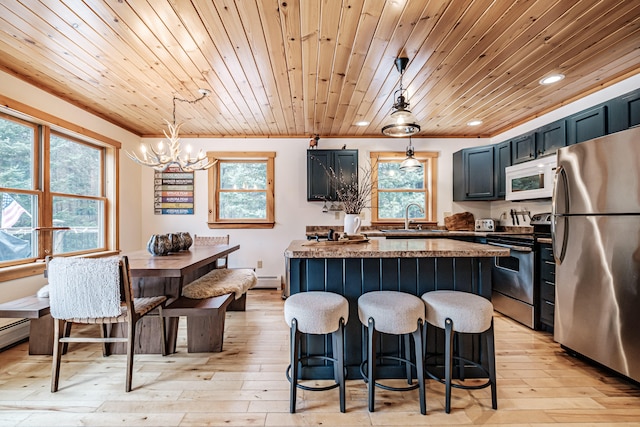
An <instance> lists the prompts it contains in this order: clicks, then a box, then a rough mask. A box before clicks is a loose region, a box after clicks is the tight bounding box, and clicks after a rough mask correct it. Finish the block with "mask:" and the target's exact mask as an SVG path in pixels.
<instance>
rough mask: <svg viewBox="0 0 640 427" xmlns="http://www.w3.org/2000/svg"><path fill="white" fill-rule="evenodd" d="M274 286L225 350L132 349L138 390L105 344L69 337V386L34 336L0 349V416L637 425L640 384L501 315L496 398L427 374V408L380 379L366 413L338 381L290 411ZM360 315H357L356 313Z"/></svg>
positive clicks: (358, 395) (47, 422) (359, 387)
mask: <svg viewBox="0 0 640 427" xmlns="http://www.w3.org/2000/svg"><path fill="white" fill-rule="evenodd" d="M282 308H283V301H282V299H281V298H280V293H279V292H276V291H274V290H253V291H250V293H249V296H248V300H247V311H246V312H230V313H228V314H227V324H226V331H225V342H224V351H223V352H222V353H217V354H209V353H201V354H188V353H187V352H186V330H185V329H184V325H185V322H184V320H181V322H180V324H181V330H180V335H179V344H178V351H177V353H176V354H172V355H170V356H167V357H162V356H159V355H158V356H156V355H138V356H136V358H135V366H134V369H135V371H134V376H133V387H134V389H133V391H132V392H130V393H125V392H124V377H125V374H124V370H125V369H124V368H125V357H124V356H120V355H116V356H110V357H108V358H103V357H102V353H101V350H100V345H90V344H75V345H74V344H72V345H71V346H70V349H69V354H67V355H66V356H63V365H62V368H61V378H60V386H61V387H60V390H59V391H58V392H57V393H55V394H52V393H50V391H49V388H50V369H51V358H50V357H47V356H29V355H28V354H27V344H26V343H25V344H20V345H18V346H16V347H14V348H11V349H9V350H7V351H4V352H2V353H0V426H13V425H19V426H54V425H55V426H86V425H89V426H111V425H118V426H134V425H135V426H138V425H141V426H300V425H323V426H349V425H354V426H416V425H500V426H507V425H510V426H545V425H551V424H553V425H571V426H577V425H580V426H585V425H591V426H596V425H597V426H603V425H616V426H623V425H626V426H629V425H636V426H638V425H640V388H638V387H637V386H634V385H631V384H630V383H628V382H625V381H622V380H620V379H618V378H616V377H615V376H613V375H612V374H610V373H608V372H606V371H604V370H600V369H598V368H595V367H592V366H589V365H587V364H585V363H583V362H582V361H580V360H578V359H575V358H573V357H570V356H569V355H567V354H566V353H565V352H563V351H562V350H561V349H560V348H559V346H558V345H557V344H556V343H554V342H553V339H552V336H551V335H550V334H548V333H541V332H533V331H531V330H529V329H526V328H524V327H522V326H520V325H519V324H517V323H515V322H513V321H511V320H509V319H506V318H504V317H501V316H499V315H496V323H495V325H496V348H497V356H496V362H497V371H498V405H499V409H498V410H497V411H494V410H492V409H491V399H490V395H489V391H488V389H484V390H477V391H471V392H470V391H465V390H454V391H453V396H454V398H453V407H452V411H451V414H446V413H445V412H444V408H443V402H444V396H443V389H444V387H443V386H442V385H440V384H439V383H436V382H435V381H429V382H428V387H427V415H426V416H422V415H420V413H419V407H418V401H417V392H416V391H412V392H403V393H398V392H386V391H384V390H381V389H378V390H377V396H376V411H375V412H374V413H369V412H368V411H367V392H366V387H365V385H364V384H363V382H362V381H360V380H349V381H348V384H347V402H346V403H347V413H345V414H341V413H340V412H339V407H338V403H337V400H338V391H337V390H330V391H326V392H304V391H302V390H300V391H299V398H298V413H296V414H289V412H288V411H289V391H288V390H289V383H288V382H287V380H286V378H285V374H284V371H285V368H286V366H287V364H288V353H287V352H288V329H287V326H286V325H285V323H284V320H283V313H282ZM351 321H358V320H357V319H351Z"/></svg>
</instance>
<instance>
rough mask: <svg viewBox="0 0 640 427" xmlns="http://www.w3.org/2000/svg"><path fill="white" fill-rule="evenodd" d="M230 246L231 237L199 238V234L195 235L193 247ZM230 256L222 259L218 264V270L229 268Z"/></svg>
mask: <svg viewBox="0 0 640 427" xmlns="http://www.w3.org/2000/svg"><path fill="white" fill-rule="evenodd" d="M228 244H229V235H228V234H227V235H226V236H198V235H197V234H194V235H193V245H194V246H214V245H228ZM228 261H229V260H228V255H227V256H224V257H222V258H220V259H219V260H218V262H217V264H216V268H227V266H228Z"/></svg>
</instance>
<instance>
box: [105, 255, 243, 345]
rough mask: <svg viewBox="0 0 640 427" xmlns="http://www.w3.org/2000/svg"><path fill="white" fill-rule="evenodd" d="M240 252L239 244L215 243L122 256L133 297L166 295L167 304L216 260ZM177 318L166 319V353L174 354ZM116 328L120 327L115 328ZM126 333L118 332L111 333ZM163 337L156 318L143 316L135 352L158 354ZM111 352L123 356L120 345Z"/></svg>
mask: <svg viewBox="0 0 640 427" xmlns="http://www.w3.org/2000/svg"><path fill="white" fill-rule="evenodd" d="M238 249H240V245H229V244H217V245H198V246H192V247H191V248H189V249H188V250H184V251H179V252H170V253H169V254H167V255H162V256H161V255H152V254H150V253H149V252H148V251H146V250H139V251H135V252H129V253H124V254H122V255H126V256H127V258H128V259H129V269H130V274H131V285H132V288H133V293H134V297H148V296H157V295H165V296H166V297H167V303H166V304H167V305H168V304H170V303H171V302H173V301H174V300H176V299H177V298H178V297H180V295H181V294H182V288H183V287H184V285H186V284H188V283H190V282H192V281H193V280H195V279H197V278H199V277H201V276H203V275H205V274H207V273H208V272H209V271H211V270H213V269H215V268H216V267H217V260H218V259H220V258H224V257H226V256H227V255H229V254H230V253H232V252H235V251H237V250H238ZM178 320H179V318H177V317H171V318H165V319H164V321H165V326H166V336H167V341H166V344H167V347H166V348H167V352H169V353H174V352H175V348H176V340H177V335H178ZM116 329H119V328H116ZM121 333H126V332H125V331H124V330H117V331H115V332H112V334H115V335H119V334H121ZM161 337H162V334H161V329H160V323H159V318H158V317H157V316H145V317H143V318H142V319H141V320H140V321H139V322H138V326H137V327H136V338H135V347H136V348H135V351H136V353H161V352H162V340H161ZM111 350H112V352H113V353H126V350H125V348H124V345H123V344H120V343H115V344H113V345H112V348H111Z"/></svg>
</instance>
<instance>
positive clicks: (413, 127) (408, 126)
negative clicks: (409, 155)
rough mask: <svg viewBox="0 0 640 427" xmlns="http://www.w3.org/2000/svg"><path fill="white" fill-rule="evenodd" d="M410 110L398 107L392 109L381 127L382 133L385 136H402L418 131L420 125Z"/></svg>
mask: <svg viewBox="0 0 640 427" xmlns="http://www.w3.org/2000/svg"><path fill="white" fill-rule="evenodd" d="M416 121H417V120H416V118H415V117H414V116H413V114H412V113H411V111H409V110H407V109H405V108H403V107H400V108H398V109H395V110H393V112H392V113H391V115H390V116H389V120H388V121H387V124H385V126H383V127H382V133H383V134H384V135H387V136H395V137H403V136H410V135H413V134H416V133H418V132H420V125H418V124H417V123H416Z"/></svg>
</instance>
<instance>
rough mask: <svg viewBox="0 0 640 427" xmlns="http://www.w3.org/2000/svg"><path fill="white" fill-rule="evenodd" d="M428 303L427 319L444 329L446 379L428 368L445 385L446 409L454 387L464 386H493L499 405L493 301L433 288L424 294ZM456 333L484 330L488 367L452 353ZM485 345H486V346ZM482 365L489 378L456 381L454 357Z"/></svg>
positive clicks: (476, 387) (475, 332)
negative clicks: (474, 381) (470, 382)
mask: <svg viewBox="0 0 640 427" xmlns="http://www.w3.org/2000/svg"><path fill="white" fill-rule="evenodd" d="M422 299H423V301H424V302H425V305H426V307H427V322H428V323H429V324H431V325H433V326H435V327H437V328H440V329H444V330H445V369H444V372H445V379H444V381H443V380H442V379H441V378H437V377H436V376H434V375H432V374H431V373H429V372H427V375H429V376H430V377H431V378H434V379H436V380H438V381H440V382H443V383H444V384H445V386H446V395H445V410H446V412H447V413H449V412H451V387H455V388H464V389H471V390H475V389H480V388H485V387H488V386H491V402H492V407H493V409H498V399H497V395H496V361H495V349H494V339H493V305H492V304H491V302H490V301H488V300H487V299H485V298H483V297H481V296H479V295H475V294H471V293H468V292H460V291H433V292H427V293H426V294H424V295H422ZM454 333H463V334H482V335H483V336H484V338H485V344H486V357H487V359H486V362H487V365H488V368H489V369H488V370H487V369H485V368H484V367H483V366H481V365H479V364H477V363H475V362H472V361H470V360H466V359H463V358H461V357H454V355H453V337H454ZM483 347H484V346H483ZM454 358H456V359H459V360H460V361H461V363H463V364H464V363H468V364H471V365H474V366H476V367H479V368H480V369H481V370H482V371H484V372H485V373H486V374H487V376H488V381H487V382H486V383H483V384H480V385H463V384H453V383H452V382H451V377H452V373H453V359H454Z"/></svg>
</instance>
